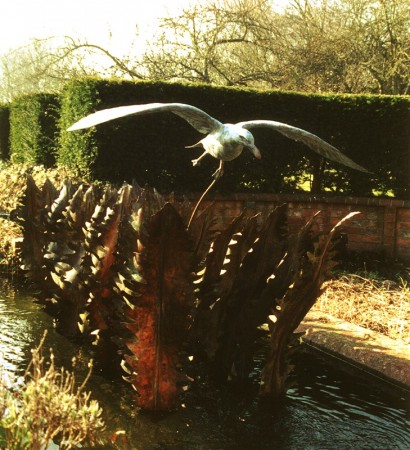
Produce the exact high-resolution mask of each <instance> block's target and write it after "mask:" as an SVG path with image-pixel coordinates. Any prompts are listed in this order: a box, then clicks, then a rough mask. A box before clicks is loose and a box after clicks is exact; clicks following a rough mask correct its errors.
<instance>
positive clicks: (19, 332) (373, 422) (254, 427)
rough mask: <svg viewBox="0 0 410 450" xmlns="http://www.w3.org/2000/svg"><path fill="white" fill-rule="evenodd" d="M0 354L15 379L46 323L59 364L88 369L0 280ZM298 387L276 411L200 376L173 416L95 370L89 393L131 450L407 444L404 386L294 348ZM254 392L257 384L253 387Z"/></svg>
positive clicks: (45, 319)
mask: <svg viewBox="0 0 410 450" xmlns="http://www.w3.org/2000/svg"><path fill="white" fill-rule="evenodd" d="M0 319H1V327H0V352H1V353H3V359H4V360H3V362H2V364H3V366H5V367H6V369H7V370H8V371H9V372H11V373H12V374H13V375H15V376H18V375H21V373H22V372H23V371H24V368H25V366H26V364H27V362H28V360H29V357H30V348H31V347H32V346H33V345H36V344H37V343H38V342H39V340H40V337H41V335H42V333H43V330H44V329H45V328H48V329H50V331H49V335H48V338H47V342H46V346H52V347H53V349H54V352H55V354H56V360H57V363H62V364H65V365H66V366H67V365H68V364H70V361H71V358H72V356H73V355H76V356H77V358H78V359H79V361H80V363H82V364H83V366H84V367H85V366H86V361H87V360H88V358H89V357H90V353H89V350H88V349H85V348H81V347H79V346H78V345H74V344H73V343H70V342H69V341H68V340H67V339H65V338H63V337H62V336H60V335H58V334H57V333H56V332H54V331H53V330H52V329H51V325H52V321H51V318H50V317H49V316H47V315H46V314H45V313H43V312H42V311H41V310H40V308H39V306H38V305H36V304H35V303H33V298H32V296H31V295H30V293H25V292H22V291H15V290H13V289H11V288H10V287H8V286H7V285H4V286H1V284H0ZM295 363H296V369H295V382H296V386H295V387H294V388H293V389H291V390H290V392H289V395H288V396H287V398H286V399H285V400H284V401H283V402H282V403H281V404H280V405H278V406H277V407H276V408H273V409H269V410H267V409H266V408H262V407H261V405H260V404H259V403H258V402H257V401H255V397H254V396H253V395H247V396H246V395H241V396H238V395H234V394H233V393H232V392H229V391H227V390H216V389H213V388H210V387H209V384H208V383H206V382H205V381H203V380H201V379H199V380H198V381H197V382H196V383H195V384H194V385H193V386H192V388H191V389H190V390H189V391H188V392H187V393H186V394H185V396H184V397H183V398H181V407H180V408H179V410H178V411H175V412H173V413H171V414H162V415H152V414H146V413H139V412H138V411H137V410H136V409H135V407H134V405H133V401H132V393H131V390H130V389H129V388H128V386H125V385H124V384H123V383H121V382H119V381H118V380H117V381H113V380H109V379H107V378H104V377H103V376H101V374H100V373H99V372H98V370H96V371H95V373H94V375H93V377H92V379H91V384H90V385H89V387H90V388H92V391H93V395H94V397H95V398H97V399H98V400H99V401H100V402H101V403H102V405H103V408H104V410H105V414H106V422H107V424H108V425H109V427H110V428H111V429H113V430H115V429H125V430H126V431H127V435H128V438H129V441H130V443H131V445H130V448H132V449H140V450H151V449H172V450H213V449H215V450H216V449H219V450H222V449H279V450H288V449H289V450H309V449H312V450H313V449H314V450H318V449H324V450H325V449H326V450H329V449H330V450H331V449H338V450H344V449H346V450H347V449H354V450H356V449H383V450H386V449H392V450H393V449H398V450H401V449H403V450H404V449H407V448H410V432H409V430H408V428H409V426H408V425H409V421H408V415H409V409H408V403H407V400H408V398H407V400H406V397H405V394H404V392H403V391H401V390H398V389H390V388H389V387H388V386H387V385H381V384H379V383H375V381H374V380H372V379H370V378H369V377H366V376H364V377H360V376H357V374H355V375H354V376H353V375H352V374H349V373H345V372H344V371H341V370H340V368H337V367H334V365H329V364H328V363H326V361H325V360H323V359H322V358H321V357H320V356H318V355H312V354H311V353H310V352H300V353H299V354H298V355H297V358H296V362H295ZM254 389H257V386H256V385H255V386H254Z"/></svg>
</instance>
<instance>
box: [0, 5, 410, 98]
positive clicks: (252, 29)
mask: <svg viewBox="0 0 410 450" xmlns="http://www.w3.org/2000/svg"><path fill="white" fill-rule="evenodd" d="M409 9H410V0H292V2H291V3H290V6H289V7H288V8H286V9H285V11H282V12H278V11H275V9H274V8H273V4H272V2H271V0H209V1H208V2H207V3H202V4H201V5H196V6H192V7H190V8H188V9H185V10H182V12H181V13H180V14H179V15H177V16H176V17H166V18H163V19H162V20H161V21H160V26H159V28H158V33H157V35H156V36H155V38H154V39H151V41H150V42H149V43H147V44H146V47H145V48H146V50H145V52H141V51H140V52H133V51H132V49H131V51H130V52H129V53H128V54H126V55H120V56H118V55H115V54H114V53H112V52H111V51H110V50H109V49H108V48H106V47H104V46H101V45H98V44H97V43H95V42H90V41H88V40H85V39H80V38H72V37H67V36H66V37H64V38H60V39H57V38H49V39H44V40H35V41H33V42H31V44H29V45H27V46H26V47H23V48H20V49H17V50H14V51H12V52H10V53H9V54H7V55H4V56H3V57H0V73H2V80H1V81H2V83H1V84H0V101H8V100H10V99H12V98H13V97H14V96H16V95H21V94H26V93H30V92H39V91H40V92H41V91H45V90H46V91H55V90H59V89H61V87H62V86H63V85H64V83H65V82H66V81H67V80H69V79H73V78H76V77H79V76H85V75H87V76H89V75H99V76H103V77H110V76H116V77H121V78H128V79H154V80H172V81H191V82H203V83H212V84H220V85H228V86H231V85H240V86H250V87H259V88H279V89H287V90H297V91H313V92H341V93H343V92H347V93H365V92H368V93H382V94H408V93H409V90H410V32H409V30H410V14H408V11H409ZM140 44H141V41H140V40H138V34H136V40H135V43H134V45H135V46H136V47H138V45H140Z"/></svg>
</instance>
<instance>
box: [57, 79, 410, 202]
mask: <svg viewBox="0 0 410 450" xmlns="http://www.w3.org/2000/svg"><path fill="white" fill-rule="evenodd" d="M149 102H181V103H189V104H192V105H195V106H198V107H199V108H202V109H204V110H205V111H207V112H208V113H209V114H211V115H213V116H214V117H216V118H218V119H219V120H221V121H222V122H238V121H241V120H249V119H255V118H257V119H271V120H277V121H281V122H286V123H289V124H291V125H294V126H297V127H301V128H304V129H306V130H308V131H311V132H313V133H315V134H317V135H319V136H320V137H322V138H323V139H325V140H327V141H328V142H330V143H332V144H333V145H335V146H336V147H338V148H339V149H340V150H341V151H343V152H344V153H345V154H346V155H348V156H349V157H351V158H352V159H354V160H355V161H356V162H357V163H359V164H361V165H363V166H364V167H366V168H368V169H369V170H370V171H372V172H373V173H372V174H371V175H366V174H363V173H360V172H356V171H353V170H349V169H345V168H344V167H342V166H339V165H336V164H333V163H326V167H327V168H328V169H333V170H326V171H325V172H324V174H321V172H320V170H318V167H319V166H320V164H319V163H320V158H318V157H317V156H316V154H314V153H313V152H312V151H311V150H310V149H308V148H307V147H306V146H304V145H302V144H299V143H295V142H294V141H291V140H289V139H286V138H284V137H283V136H281V135H279V134H278V133H275V132H273V131H271V130H263V129H258V130H255V131H254V132H253V134H254V135H255V141H256V144H257V146H258V147H259V148H260V149H261V151H262V154H263V156H262V160H256V159H254V158H253V156H252V155H251V154H250V153H248V152H244V153H243V155H241V157H240V158H237V159H236V160H235V161H232V162H230V163H227V164H226V170H225V175H224V177H223V178H222V179H221V180H220V181H219V182H218V184H217V189H219V190H220V191H222V192H240V191H246V190H253V191H259V192H294V191H295V189H296V185H297V184H300V183H301V182H303V180H304V179H305V178H306V177H309V175H310V174H313V173H315V176H316V177H321V179H320V181H321V184H322V188H323V187H324V188H325V189H326V190H328V191H331V192H333V193H345V194H350V195H359V196H367V195H372V193H374V192H378V193H381V194H384V193H387V192H388V191H392V192H393V193H394V194H395V195H396V196H398V197H402V198H409V195H410V177H409V176H408V174H409V173H410V155H409V142H410V134H409V133H410V129H409V126H408V125H409V118H410V116H409V105H410V101H409V98H406V97H397V96H396V97H393V96H391V97H390V96H364V95H363V96H348V95H313V94H312V95H306V94H299V93H291V92H279V91H257V90H250V89H249V90H243V89H237V88H227V87H215V86H207V85H182V84H173V83H162V82H128V81H127V82H126V81H117V80H97V79H87V80H81V81H76V82H74V83H71V84H69V85H68V86H67V88H66V90H65V92H64V93H63V97H62V115H61V126H62V130H63V131H62V133H61V137H60V146H61V148H60V153H59V156H58V161H59V162H60V163H63V164H67V165H69V166H70V167H71V168H74V169H76V170H78V171H79V172H82V173H83V174H84V173H86V172H88V173H90V174H91V175H92V176H93V177H94V178H96V179H101V180H108V181H112V182H122V181H131V180H133V179H135V180H136V181H137V182H138V183H139V184H141V185H144V184H146V183H148V184H150V185H152V186H154V187H156V188H158V189H160V190H162V191H170V190H174V191H180V192H184V191H200V190H201V189H202V188H204V187H205V186H206V185H207V184H208V183H209V181H210V175H211V173H212V172H213V171H214V169H215V168H216V166H217V162H216V161H215V160H214V159H213V158H211V157H209V158H205V159H204V160H203V161H204V162H203V163H202V165H201V166H200V167H192V164H191V159H193V158H195V157H197V156H198V155H199V154H200V153H201V150H200V149H189V150H185V149H184V147H185V146H186V145H190V144H193V143H195V142H197V141H198V140H199V139H201V138H202V137H203V135H201V134H200V133H198V132H197V131H196V130H194V129H193V128H192V127H191V126H190V125H188V124H187V123H186V122H185V121H184V120H182V119H181V118H179V117H177V116H174V115H172V114H154V115H150V116H149V115H148V116H140V117H137V118H136V117H127V118H123V119H119V120H115V121H112V122H109V123H106V124H102V125H99V126H97V127H95V128H93V129H90V130H85V131H76V132H72V133H68V132H66V131H64V130H65V129H66V128H67V127H68V126H69V125H71V124H72V123H73V122H75V121H76V120H78V119H79V118H81V117H83V116H84V115H87V114H88V113H90V112H93V111H95V110H99V109H104V108H108V107H114V106H120V105H127V104H134V103H149ZM334 169H337V170H334Z"/></svg>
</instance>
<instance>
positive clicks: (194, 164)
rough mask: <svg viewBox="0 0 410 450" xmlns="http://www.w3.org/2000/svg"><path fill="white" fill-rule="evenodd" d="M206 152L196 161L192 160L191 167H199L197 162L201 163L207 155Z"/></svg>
mask: <svg viewBox="0 0 410 450" xmlns="http://www.w3.org/2000/svg"><path fill="white" fill-rule="evenodd" d="M207 153H208V152H206V151H205V152H203V153H202V155H201V156H200V157H199V158H197V159H193V160H192V165H193V166H199V162H200V161H201V159H202V158H203V157H204V156H205V155H206V154H207Z"/></svg>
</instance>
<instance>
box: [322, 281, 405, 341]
mask: <svg viewBox="0 0 410 450" xmlns="http://www.w3.org/2000/svg"><path fill="white" fill-rule="evenodd" d="M324 287H326V288H327V289H326V290H325V291H324V293H323V294H322V295H321V296H320V297H319V299H318V301H317V303H316V305H315V309H316V310H319V311H322V312H325V313H328V314H331V315H332V316H335V317H338V318H340V319H342V320H345V321H347V322H351V323H354V324H356V325H360V326H362V327H365V328H368V329H371V330H374V331H377V332H379V333H383V334H385V335H387V336H389V337H390V338H393V339H400V340H402V341H404V342H406V343H410V283H409V280H408V278H407V277H400V278H398V279H397V280H390V279H386V278H384V277H382V276H381V275H379V274H374V273H364V274H359V273H356V274H354V273H350V274H348V273H344V274H341V275H340V276H339V277H338V278H335V279H332V280H330V281H327V282H326V283H325V285H324Z"/></svg>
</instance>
